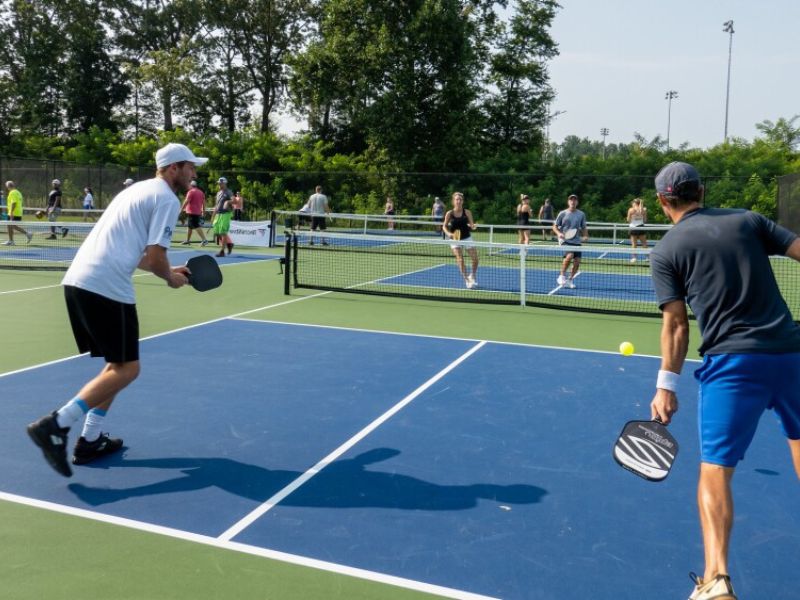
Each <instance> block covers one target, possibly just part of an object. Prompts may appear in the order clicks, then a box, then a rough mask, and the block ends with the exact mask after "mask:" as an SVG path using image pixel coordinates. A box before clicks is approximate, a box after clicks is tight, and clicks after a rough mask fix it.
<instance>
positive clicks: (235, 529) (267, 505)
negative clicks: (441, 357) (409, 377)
mask: <svg viewBox="0 0 800 600" xmlns="http://www.w3.org/2000/svg"><path fill="white" fill-rule="evenodd" d="M485 345H486V341H481V342H478V343H477V344H475V345H474V346H473V347H472V348H470V349H469V350H467V351H466V352H465V353H464V354H462V355H461V356H459V357H458V358H457V359H456V360H454V361H453V362H451V363H450V364H449V365H447V366H446V367H445V368H444V369H442V370H441V371H439V372H438V373H437V374H436V375H434V376H433V377H431V378H430V379H428V381H426V382H425V383H423V384H422V385H420V386H419V387H418V388H417V389H415V390H414V391H413V392H411V393H410V394H409V395H408V396H406V397H405V398H403V399H402V400H401V401H400V402H398V403H397V404H395V405H394V406H393V407H392V408H390V409H389V410H387V411H386V412H385V413H383V414H382V415H381V416H380V417H378V418H377V419H375V420H374V421H373V422H372V423H370V424H369V425H367V426H366V427H364V428H363V429H362V430H361V431H359V432H358V433H357V434H355V435H354V436H353V437H351V438H350V439H349V440H347V441H346V442H345V443H344V444H342V445H341V446H339V447H338V448H336V450H334V451H333V452H331V453H330V454H328V456H326V457H325V458H323V459H322V460H320V461H319V462H318V463H317V464H315V465H314V466H313V467H311V468H310V469H308V470H307V471H306V472H305V473H303V474H302V475H301V476H300V477H298V478H297V479H295V480H294V481H293V482H292V483H290V484H289V485H287V486H286V487H285V488H283V489H282V490H280V491H278V492H277V493H276V494H275V495H273V496H272V498H269V499H268V500H267V501H266V502H264V503H263V504H262V505H261V506H259V507H258V508H256V509H255V510H253V511H251V512H250V514H248V515H247V516H245V517H244V518H243V519H240V520H239V521H238V522H236V523H234V524H233V525H232V526H231V527H229V528H228V529H227V530H226V531H224V532H223V533H222V534H221V535H220V536H219V539H221V540H224V541H230V540H231V539H233V538H234V537H236V536H237V535H238V534H239V533H241V532H242V531H244V530H245V529H246V528H247V527H249V526H250V525H252V524H253V523H254V522H255V521H256V520H258V519H259V518H260V517H262V516H263V515H265V514H266V513H267V512H269V511H270V510H272V509H273V508H275V506H277V505H278V504H279V503H280V502H281V501H282V500H283V499H284V498H286V496H288V495H289V494H291V493H292V492H294V491H295V490H296V489H298V488H299V487H300V486H302V485H303V484H305V483H306V482H308V481H309V480H310V479H311V478H312V477H314V475H317V474H318V473H319V472H320V471H322V469H324V468H325V467H327V466H328V465H329V464H331V463H332V462H334V461H335V460H336V459H338V458H339V457H340V456H341V455H342V454H344V453H345V452H347V451H348V450H349V449H350V448H352V447H353V446H355V445H356V444H357V443H358V442H360V441H361V440H363V439H364V438H365V437H367V436H368V435H369V434H370V433H372V432H373V431H375V430H376V429H377V428H378V427H380V426H381V425H382V424H383V423H385V422H386V421H388V420H389V419H390V418H391V417H393V416H394V415H395V414H397V413H398V412H399V411H400V410H402V409H403V408H405V407H406V406H407V405H408V404H410V403H411V401H412V400H414V399H415V398H417V397H418V396H419V395H420V394H422V392H424V391H425V390H427V389H428V388H429V387H431V386H432V385H433V384H434V383H436V382H437V381H439V380H440V379H441V378H442V377H444V376H445V375H447V374H448V373H449V372H450V371H452V370H453V369H455V368H456V367H457V366H458V365H460V364H461V363H463V362H464V361H465V360H467V359H468V358H469V357H470V356H472V355H473V354H475V353H476V352H477V351H478V350H480V349H481V348H483V347H484V346H485Z"/></svg>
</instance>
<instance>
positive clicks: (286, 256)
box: [283, 233, 294, 296]
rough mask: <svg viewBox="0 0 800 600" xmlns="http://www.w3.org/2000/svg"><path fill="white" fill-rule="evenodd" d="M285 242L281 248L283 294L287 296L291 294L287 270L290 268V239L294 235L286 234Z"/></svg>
mask: <svg viewBox="0 0 800 600" xmlns="http://www.w3.org/2000/svg"><path fill="white" fill-rule="evenodd" d="M287 236H288V237H287V239H286V244H285V245H284V248H283V295H284V296H289V295H290V294H291V289H290V287H291V286H290V280H289V277H290V275H289V271H291V270H292V239H294V235H292V234H291V233H289V234H287Z"/></svg>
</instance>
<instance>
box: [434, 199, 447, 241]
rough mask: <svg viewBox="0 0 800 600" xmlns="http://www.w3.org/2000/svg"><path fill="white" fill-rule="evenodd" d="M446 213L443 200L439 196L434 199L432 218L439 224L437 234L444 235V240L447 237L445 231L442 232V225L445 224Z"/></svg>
mask: <svg viewBox="0 0 800 600" xmlns="http://www.w3.org/2000/svg"><path fill="white" fill-rule="evenodd" d="M444 213H445V205H444V202H442V199H441V198H439V197H438V196H437V197H436V198H434V199H433V206H432V207H431V217H433V221H434V222H435V223H437V225H436V232H437V233H440V234H441V235H442V238H444V237H445V234H444V231H442V225H441V224H442V223H444Z"/></svg>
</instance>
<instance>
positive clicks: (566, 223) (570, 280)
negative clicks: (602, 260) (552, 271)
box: [553, 194, 589, 289]
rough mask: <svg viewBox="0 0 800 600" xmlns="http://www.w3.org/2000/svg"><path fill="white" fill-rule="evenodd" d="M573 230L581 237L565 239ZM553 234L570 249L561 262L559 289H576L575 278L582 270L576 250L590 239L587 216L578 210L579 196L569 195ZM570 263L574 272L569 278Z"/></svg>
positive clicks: (578, 253) (558, 280) (579, 255)
mask: <svg viewBox="0 0 800 600" xmlns="http://www.w3.org/2000/svg"><path fill="white" fill-rule="evenodd" d="M571 229H576V230H577V231H578V232H579V234H580V237H578V236H577V235H576V236H575V237H573V238H570V239H565V237H564V233H565V232H567V231H569V230H571ZM553 233H555V234H556V235H557V236H558V242H559V244H564V245H565V246H568V247H569V248H567V249H566V250H565V252H564V260H563V261H562V262H561V271H560V272H559V274H558V278H557V279H556V282H557V283H558V286H559V288H562V287H564V286H567V287H568V288H570V289H575V276H576V275H577V274H578V270H579V269H580V266H581V256H582V255H581V253H580V252H579V251H577V250H575V249H574V248H580V247H581V241H586V240H588V239H589V230H588V229H587V228H586V214H585V213H584V212H583V211H582V210H578V196H576V195H575V194H570V195H569V198H567V208H565V209H564V210H562V211H561V212H560V213H558V216H557V217H556V220H555V222H554V223H553ZM570 263H572V270H571V271H570V274H569V277H567V276H566V273H567V269H568V268H569V264H570Z"/></svg>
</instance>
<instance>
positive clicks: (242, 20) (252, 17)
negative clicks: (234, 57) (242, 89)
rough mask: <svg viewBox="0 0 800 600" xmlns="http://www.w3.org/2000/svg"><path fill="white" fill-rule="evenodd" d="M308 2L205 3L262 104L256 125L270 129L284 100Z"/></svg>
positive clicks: (242, 0)
mask: <svg viewBox="0 0 800 600" xmlns="http://www.w3.org/2000/svg"><path fill="white" fill-rule="evenodd" d="M310 8H311V0H215V1H214V2H209V3H206V10H207V14H209V15H210V16H211V18H212V21H213V23H214V25H215V27H217V28H219V29H220V30H221V31H222V32H223V35H224V36H225V37H227V38H229V39H230V41H231V42H232V44H233V45H234V46H235V48H236V50H237V53H238V56H239V58H240V59H241V61H242V64H243V69H244V72H246V74H247V76H248V78H249V81H250V87H252V89H254V90H256V91H257V93H258V97H259V103H260V105H261V115H260V119H259V126H260V130H261V131H262V132H266V131H269V129H270V116H271V115H272V114H273V113H274V111H275V109H277V108H278V107H279V106H280V105H281V103H282V101H283V98H284V95H285V91H286V86H287V82H288V77H289V76H288V73H287V61H288V59H289V56H290V55H291V54H292V53H293V52H295V51H296V50H297V49H299V48H300V46H301V44H302V41H303V39H304V36H305V33H306V31H307V29H308V28H309V26H310V24H309V11H310Z"/></svg>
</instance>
